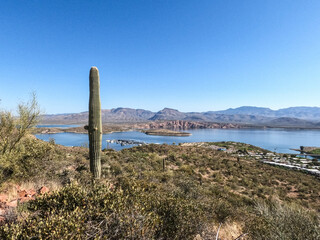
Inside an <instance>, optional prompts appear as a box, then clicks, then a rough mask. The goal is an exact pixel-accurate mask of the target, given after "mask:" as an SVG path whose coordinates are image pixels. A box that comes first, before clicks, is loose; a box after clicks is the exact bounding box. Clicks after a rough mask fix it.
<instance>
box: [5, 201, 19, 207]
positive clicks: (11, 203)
mask: <svg viewBox="0 0 320 240" xmlns="http://www.w3.org/2000/svg"><path fill="white" fill-rule="evenodd" d="M17 204H18V201H17V200H13V201H11V202H9V203H7V206H8V207H17Z"/></svg>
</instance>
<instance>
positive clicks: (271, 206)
mask: <svg viewBox="0 0 320 240" xmlns="http://www.w3.org/2000/svg"><path fill="white" fill-rule="evenodd" d="M255 213H256V214H257V215H255V217H254V218H253V219H252V220H251V221H248V222H247V224H246V228H247V231H248V232H249V233H250V234H249V235H250V236H251V239H257V240H259V239H283V240H305V239H310V240H311V239H312V240H314V239H320V226H319V223H320V222H319V216H318V215H317V214H316V213H314V212H311V211H310V210H306V209H304V208H303V207H301V206H298V205H295V204H290V205H288V204H285V203H282V204H280V203H279V202H264V201H263V202H262V201H259V202H257V203H256V204H255Z"/></svg>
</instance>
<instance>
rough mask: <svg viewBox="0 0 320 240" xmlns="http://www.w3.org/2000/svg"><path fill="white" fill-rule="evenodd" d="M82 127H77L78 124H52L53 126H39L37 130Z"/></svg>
mask: <svg viewBox="0 0 320 240" xmlns="http://www.w3.org/2000/svg"><path fill="white" fill-rule="evenodd" d="M79 126H81V125H76V124H69V125H63V124H51V125H37V126H36V127H37V128H43V127H47V128H72V127H79Z"/></svg>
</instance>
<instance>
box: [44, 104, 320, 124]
mask: <svg viewBox="0 0 320 240" xmlns="http://www.w3.org/2000/svg"><path fill="white" fill-rule="evenodd" d="M319 109H320V108H309V107H295V108H287V109H280V110H277V111H274V110H271V109H269V108H258V107H240V108H236V109H228V110H225V111H208V112H180V111H178V110H176V109H171V108H164V109H162V110H161V111H158V112H152V111H148V110H143V109H132V108H113V109H104V110H102V121H103V122H104V123H138V122H151V121H172V120H184V121H191V122H211V123H213V122H215V123H232V124H249V125H255V126H270V127H273V126H283V127H307V128H318V127H319V126H320V123H319V122H320V110H319ZM87 119H88V112H82V113H67V114H54V115H44V116H43V119H42V123H44V124H53V123H59V124H70V123H86V122H87V121H88V120H87Z"/></svg>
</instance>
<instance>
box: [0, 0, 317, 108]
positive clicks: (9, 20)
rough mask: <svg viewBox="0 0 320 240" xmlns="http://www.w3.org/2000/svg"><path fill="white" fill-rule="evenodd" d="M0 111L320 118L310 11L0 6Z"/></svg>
mask: <svg viewBox="0 0 320 240" xmlns="http://www.w3.org/2000/svg"><path fill="white" fill-rule="evenodd" d="M0 2H1V5H0V99H2V101H1V102H0V108H2V109H3V108H6V109H14V108H15V106H16V105H17V103H18V102H19V101H22V100H26V99H28V96H29V95H30V93H31V92H32V91H35V92H36V93H37V95H38V101H39V103H40V105H41V107H42V108H43V109H44V110H45V112H46V113H65V112H80V111H86V110H87V108H88V97H89V92H88V91H89V90H88V88H89V81H88V75H89V70H90V67H91V66H97V67H98V68H99V71H100V80H101V102H102V108H104V109H110V108H116V107H131V108H143V109H148V110H152V111H158V110H160V109H162V108H164V107H171V108H175V109H179V110H180V111H208V110H222V109H226V108H229V107H239V106H243V105H246V106H248V105H249V106H261V107H270V108H272V109H278V108H283V107H290V106H320V94H319V90H320V1H319V0H314V1H312V0H307V1H306V0H264V1H257V0H251V1H249V0H241V1H239V0H234V1H231V0H230V1H228V0H112V1H111V0H101V1H94V0H90V1H89V0H86V1H81V0H77V1H69V0H63V1H60V0H54V1H53V0H28V1H25V0H21V1H16V0H10V1H4V0H2V1H1V0H0Z"/></svg>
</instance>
